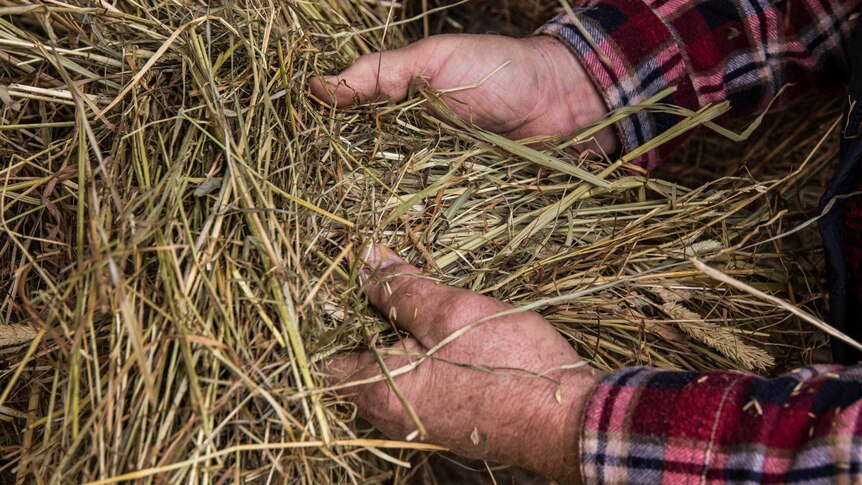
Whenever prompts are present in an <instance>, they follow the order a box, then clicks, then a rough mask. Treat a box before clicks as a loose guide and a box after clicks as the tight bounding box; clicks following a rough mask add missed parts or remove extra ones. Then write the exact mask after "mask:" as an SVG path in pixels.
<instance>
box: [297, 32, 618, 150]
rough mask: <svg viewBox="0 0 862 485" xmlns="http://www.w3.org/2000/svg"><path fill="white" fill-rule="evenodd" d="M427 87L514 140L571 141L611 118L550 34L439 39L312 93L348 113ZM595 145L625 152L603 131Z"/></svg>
mask: <svg viewBox="0 0 862 485" xmlns="http://www.w3.org/2000/svg"><path fill="white" fill-rule="evenodd" d="M501 66H504V67H502V68H501ZM495 71H496V72H495ZM489 75H490V77H489ZM477 83H481V84H480V85H479V86H477V87H471V88H465V87H467V86H472V85H475V84H477ZM423 84H427V85H428V86H430V87H431V88H433V89H437V90H453V91H450V92H448V93H447V94H446V95H445V96H444V100H445V101H446V102H447V104H448V106H449V107H450V108H451V109H452V110H453V111H454V112H455V113H456V114H457V115H458V116H459V117H460V118H461V119H464V120H470V121H472V122H473V123H474V124H475V125H476V126H479V127H480V128H484V129H486V130H489V131H493V132H496V133H500V134H502V135H505V136H507V137H509V138H512V139H520V138H527V137H532V136H565V135H567V134H570V133H572V132H574V131H575V130H577V129H579V128H583V127H584V126H587V125H590V124H592V123H595V122H596V121H599V120H601V119H602V118H604V117H605V115H606V114H607V112H608V109H607V106H605V103H604V101H603V100H602V98H601V96H600V95H599V93H598V91H596V88H595V86H594V85H593V82H592V81H591V80H590V78H589V76H588V75H587V74H586V72H585V71H584V69H583V67H581V65H580V63H579V62H578V61H577V59H576V58H575V56H574V55H573V54H572V53H571V52H569V49H568V48H567V47H566V46H564V45H563V44H561V43H560V42H559V41H557V40H556V39H554V38H552V37H546V36H537V37H529V38H526V39H514V38H511V37H503V36H498V35H466V34H464V35H438V36H433V37H429V38H427V39H424V40H421V41H419V42H416V43H414V44H411V45H409V46H407V47H404V48H402V49H397V50H392V51H387V52H383V53H380V54H367V55H364V56H361V57H359V58H358V59H356V61H354V62H353V64H351V65H350V66H349V67H348V68H347V69H345V70H344V71H343V72H341V73H339V74H337V75H335V76H328V77H326V78H324V79H323V80H320V79H313V80H312V81H311V91H312V93H313V94H314V95H315V96H316V97H317V98H319V99H321V100H324V101H327V102H329V103H331V104H334V105H336V106H341V107H344V106H350V105H353V104H356V103H364V102H368V101H393V102H397V101H401V100H402V99H404V98H405V97H407V95H408V94H410V93H411V92H413V91H415V90H417V89H418V88H419V87H421V86H422V85H423ZM596 141H597V142H598V144H599V145H601V147H602V149H604V150H605V151H606V152H609V153H610V152H615V151H617V150H618V149H619V141H618V139H617V138H616V136H615V135H614V133H613V131H612V130H610V129H606V130H603V131H602V132H600V133H599V134H598V135H597V136H596Z"/></svg>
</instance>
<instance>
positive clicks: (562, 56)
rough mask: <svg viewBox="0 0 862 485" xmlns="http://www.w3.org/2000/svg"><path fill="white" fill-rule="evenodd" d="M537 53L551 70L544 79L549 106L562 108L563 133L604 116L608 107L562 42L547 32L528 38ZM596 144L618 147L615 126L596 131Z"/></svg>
mask: <svg viewBox="0 0 862 485" xmlns="http://www.w3.org/2000/svg"><path fill="white" fill-rule="evenodd" d="M527 41H528V42H531V43H532V44H533V46H534V47H535V48H536V49H537V50H538V51H539V52H540V54H541V55H540V58H541V59H543V61H544V62H545V63H546V66H544V70H545V71H546V72H549V73H551V75H550V77H549V79H547V80H546V82H547V83H548V84H549V86H550V87H551V89H552V91H553V92H554V93H556V94H555V96H553V97H552V99H554V101H553V103H555V104H556V103H558V104H561V105H562V106H549V107H548V108H549V109H556V108H562V110H561V113H562V115H561V116H562V117H563V119H561V122H560V125H561V126H564V127H566V129H565V130H564V131H565V133H561V134H563V135H568V134H571V133H572V132H575V131H577V130H580V129H581V128H584V127H587V126H590V125H593V124H595V123H598V122H599V121H601V120H602V119H604V118H605V117H606V116H607V114H608V112H609V111H610V109H609V108H608V105H607V103H606V102H605V99H604V97H603V96H602V94H601V92H600V91H599V89H598V87H597V86H596V83H595V82H594V81H593V79H592V78H591V77H590V75H589V74H588V73H587V70H586V69H585V68H584V66H583V65H582V64H581V61H580V60H578V58H577V56H576V55H575V54H574V53H573V52H572V50H571V48H570V47H568V46H567V45H566V44H565V43H563V42H562V41H560V40H559V39H557V38H556V37H552V36H550V35H537V36H534V37H531V38H529V39H527ZM595 142H596V144H597V145H598V146H599V147H600V148H601V149H602V150H603V151H604V152H606V153H614V152H616V151H618V150H619V149H620V141H619V137H618V136H617V134H616V132H615V131H614V128H613V127H611V126H609V127H607V128H604V129H603V130H601V131H599V132H598V133H596V134H595Z"/></svg>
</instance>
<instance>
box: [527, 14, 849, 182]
mask: <svg viewBox="0 0 862 485" xmlns="http://www.w3.org/2000/svg"><path fill="white" fill-rule="evenodd" d="M859 4H860V0H832V1H829V0H824V1H817V0H783V1H782V0H586V1H575V2H574V5H573V6H572V9H573V12H574V16H575V17H576V21H575V20H573V19H572V18H570V17H569V15H568V14H565V13H564V14H562V15H560V16H558V17H557V18H555V19H553V20H551V21H550V22H548V23H547V24H545V25H544V26H543V27H542V28H541V29H539V31H538V33H539V34H546V35H551V36H554V37H556V38H558V39H559V40H561V41H563V43H565V44H566V45H568V46H569V47H570V48H571V49H572V51H573V52H574V53H575V55H576V56H577V57H578V58H579V59H580V61H581V62H582V64H583V65H584V66H585V67H586V70H587V71H588V73H589V74H590V76H592V78H593V81H594V82H595V83H596V86H598V88H599V91H600V92H601V93H602V94H603V96H604V98H605V102H606V103H607V105H608V107H610V108H611V109H612V110H613V109H617V108H622V107H625V106H632V105H636V104H638V103H641V102H643V101H645V100H647V99H649V98H650V97H652V96H654V95H656V94H658V93H660V92H661V91H662V90H664V89H666V88H668V87H671V86H674V87H676V92H675V93H673V94H672V95H670V96H669V97H668V98H667V99H664V100H663V102H665V103H668V104H673V105H676V106H681V107H684V108H688V109H691V110H697V109H699V108H701V107H704V106H706V105H709V104H713V103H717V102H721V101H724V100H728V101H730V103H731V112H730V115H731V116H733V115H740V114H747V113H751V112H754V111H759V110H762V109H763V108H765V107H766V105H767V104H769V102H770V101H772V100H773V98H775V96H776V95H777V94H778V92H779V90H780V89H781V88H782V87H783V86H785V85H787V84H789V83H792V84H793V86H792V87H790V88H789V89H788V91H786V94H783V95H782V96H781V97H780V98H779V99H778V100H777V102H778V104H781V103H782V102H785V101H787V100H789V99H791V98H793V97H794V96H799V95H802V94H805V93H808V92H810V89H811V88H812V87H817V86H824V85H828V84H830V83H836V82H843V81H845V80H846V79H847V76H848V74H847V71H848V67H847V55H848V47H849V39H850V34H851V30H852V29H851V27H852V25H851V24H852V23H853V22H854V20H853V17H854V15H852V14H853V13H854V12H857V11H858V10H859ZM593 46H595V47H596V49H594V48H593ZM678 121H679V118H678V117H676V116H674V115H671V114H655V113H653V114H647V113H640V114H638V115H636V116H633V117H629V118H627V119H625V120H624V121H622V122H620V123H618V125H617V129H618V132H619V135H620V138H621V140H622V144H623V147H624V150H625V151H631V150H633V149H635V148H636V147H638V146H640V145H642V144H644V143H645V142H646V141H647V140H650V139H651V138H654V137H655V136H656V135H658V134H660V133H662V132H664V131H665V130H667V129H668V128H669V127H671V126H673V125H674V124H676V123H677V122H678ZM681 141H682V140H681V139H677V140H675V141H674V142H673V143H668V144H665V145H663V146H662V147H661V148H659V149H657V150H654V151H652V152H650V153H648V154H647V155H645V156H644V157H643V159H641V160H639V161H640V162H641V164H643V165H645V166H646V167H647V168H652V167H653V166H654V165H655V164H656V163H657V162H658V161H659V160H660V159H661V158H663V156H664V155H667V153H668V152H669V151H671V150H673V149H674V148H675V147H676V146H678V144H679V143H680V142H681Z"/></svg>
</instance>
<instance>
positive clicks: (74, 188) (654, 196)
mask: <svg viewBox="0 0 862 485" xmlns="http://www.w3.org/2000/svg"><path fill="white" fill-rule="evenodd" d="M416 3H417V4H418V3H419V2H416ZM422 4H423V5H424V7H423V6H422V5H407V6H404V5H400V4H395V3H391V2H382V1H381V2H376V1H364V0H357V1H355V2H348V1H346V0H333V1H331V2H302V1H297V2H293V1H281V0H279V1H276V2H259V1H256V0H245V1H230V0H229V1H225V2H218V3H217V4H214V5H213V6H211V7H209V8H207V7H203V6H202V5H201V4H200V3H196V2H191V1H188V2H148V1H146V0H145V1H143V2H132V1H126V0H120V1H118V2H116V3H109V2H104V1H102V2H98V1H91V2H90V1H81V2H71V3H63V2H60V1H50V2H44V3H42V2H38V3H37V2H33V3H30V2H27V1H19V0H15V1H12V0H0V124H2V126H0V159H2V160H3V164H2V166H0V340H2V343H3V345H2V346H0V477H3V478H4V480H3V481H9V482H10V483H11V482H17V483H36V482H37V481H42V482H70V483H73V482H74V483H79V482H87V481H94V480H104V481H103V482H100V483H108V482H112V481H117V480H120V479H123V477H125V479H129V478H141V477H150V479H153V480H164V481H167V482H169V483H179V482H189V483H198V482H207V483H209V482H212V483H225V482H230V481H234V480H236V481H240V480H242V481H253V480H261V481H264V480H267V479H270V478H279V477H283V478H287V479H290V480H302V481H304V482H308V483H312V482H314V483H318V482H360V481H361V482H365V481H381V480H388V479H394V480H395V481H396V482H398V481H402V480H404V479H406V478H407V477H409V476H410V474H411V473H413V471H412V470H415V468H414V469H408V468H406V466H405V465H406V463H405V460H409V459H411V457H413V456H414V455H415V454H416V453H420V452H418V451H415V450H413V451H411V450H409V449H407V448H408V447H409V446H413V447H414V448H423V447H424V445H422V444H413V445H409V444H406V443H396V442H384V441H371V439H372V438H374V437H375V436H376V435H374V434H373V433H371V432H370V431H369V430H367V429H362V428H357V426H356V424H355V423H354V422H353V421H352V416H351V414H350V413H351V409H350V408H348V407H343V406H340V405H337V399H336V398H335V396H334V394H333V393H331V392H325V390H324V391H321V390H320V389H321V387H322V386H323V385H324V380H323V378H322V375H321V374H320V367H319V365H320V363H321V362H322V361H325V359H326V358H327V357H328V356H330V355H332V354H334V353H336V352H340V351H344V350H349V349H354V348H359V347H367V346H368V345H380V344H382V343H385V342H386V341H389V340H391V339H393V338H395V337H396V336H395V335H394V334H393V332H392V331H391V330H390V326H389V325H388V324H387V323H386V322H385V321H384V320H383V319H381V318H380V316H378V315H376V314H374V313H373V312H372V311H370V310H369V309H368V308H367V305H366V303H365V302H364V300H363V297H362V296H361V293H360V291H359V290H358V288H357V284H356V283H357V281H356V269H355V267H354V266H353V265H352V261H353V257H352V253H353V251H354V250H356V249H357V248H358V247H360V246H361V245H362V244H363V241H367V240H375V241H380V242H385V243H387V244H389V245H390V246H392V247H393V248H396V249H397V250H399V251H400V252H401V254H403V255H404V256H405V257H406V258H407V259H408V260H410V261H412V262H415V263H417V264H418V265H420V266H424V267H425V268H426V269H427V270H428V271H429V273H430V274H432V275H434V276H436V277H438V278H439V279H440V280H441V281H443V282H445V283H448V284H453V285H457V286H461V287H466V288H471V289H474V290H477V291H481V292H483V293H486V294H489V295H493V296H496V297H499V298H502V299H504V300H508V301H510V302H512V303H514V304H527V303H531V304H534V306H536V307H538V308H540V310H541V311H542V312H543V313H544V314H545V315H546V316H547V318H548V320H550V321H551V322H553V323H554V324H555V325H556V326H557V327H558V328H559V330H560V331H561V332H562V333H564V334H565V335H566V336H567V337H569V338H570V339H571V341H572V343H573V344H575V345H577V346H578V348H579V350H580V352H581V354H582V355H583V356H584V357H585V358H587V359H589V360H590V361H591V362H592V363H593V364H594V365H596V366H598V367H601V368H605V369H613V368H618V367H621V366H626V365H635V364H651V365H659V366H663V367H668V368H679V369H707V368H730V369H748V370H755V371H761V372H766V373H772V372H777V371H779V370H782V369H785V368H787V367H788V366H791V365H795V364H798V363H800V362H809V361H811V360H812V359H813V358H815V354H816V353H817V352H818V349H823V347H824V345H825V343H826V339H825V338H824V337H823V336H822V335H821V334H820V333H818V332H816V331H815V330H814V328H813V327H812V326H810V325H809V324H807V323H805V322H804V321H802V320H800V319H798V318H796V317H793V316H792V315H790V314H789V313H788V312H787V311H786V310H785V309H782V308H780V307H778V306H776V305H775V304H773V303H769V302H765V301H763V300H762V299H759V298H756V297H754V296H752V295H751V294H750V292H748V291H744V290H740V289H736V288H733V287H731V286H728V285H725V284H720V283H718V282H716V281H715V280H714V279H712V278H710V277H708V276H705V275H704V274H703V273H702V272H701V271H699V270H697V269H695V268H694V267H693V266H692V265H691V264H690V263H689V262H688V258H689V257H691V256H698V257H700V258H702V259H704V260H707V261H708V262H709V264H710V265H711V267H713V268H715V269H717V270H719V271H721V272H722V273H724V274H727V275H730V276H732V277H734V278H737V279H739V280H741V281H743V282H745V283H746V284H748V285H750V286H751V287H754V288H757V289H760V290H763V291H766V292H768V293H770V294H775V295H778V296H781V297H782V298H785V299H788V300H790V301H791V302H793V303H794V304H799V305H803V306H806V307H807V308H808V309H809V310H810V311H815V312H817V311H820V310H822V309H821V308H820V307H821V306H822V301H821V300H822V298H823V292H822V288H821V285H822V282H823V279H822V274H821V273H820V270H819V269H818V268H819V264H820V260H819V255H818V252H817V245H816V239H815V238H814V237H813V234H814V233H813V227H812V226H810V227H808V228H807V229H805V230H802V231H798V232H795V233H792V234H790V235H789V236H786V237H780V238H779V237H778V236H780V235H782V234H785V233H788V232H790V230H791V229H793V228H794V227H797V226H798V225H799V224H800V223H801V222H803V221H805V220H807V219H809V218H810V217H811V216H812V215H814V213H812V207H814V204H813V203H812V200H813V199H812V198H811V196H810V191H809V189H808V188H810V187H812V186H816V185H817V184H819V183H820V182H819V181H820V180H821V179H822V175H821V174H822V173H823V170H824V167H827V166H828V165H829V163H830V162H831V161H832V160H833V158H834V150H833V147H832V144H830V143H827V141H828V140H831V138H829V135H830V133H833V132H834V130H835V121H836V120H837V113H836V111H835V110H829V109H826V108H822V109H821V110H820V112H819V113H816V114H815V115H812V116H809V117H807V118H806V121H805V122H804V123H798V124H794V125H793V126H789V125H788V124H787V123H783V122H774V123H773V122H770V121H769V120H768V121H767V125H770V126H767V127H765V128H762V129H761V130H760V131H758V132H756V134H755V136H754V138H755V139H756V141H755V142H753V143H749V144H748V145H745V146H746V147H747V148H745V150H747V151H746V155H745V157H746V158H742V156H740V157H739V158H736V156H732V155H729V154H728V155H724V154H725V153H727V148H726V147H727V146H728V145H730V144H731V142H728V141H727V140H726V139H725V138H724V137H723V136H713V137H705V138H702V139H701V141H699V142H697V143H695V144H692V145H690V146H689V148H688V149H687V151H685V152H683V153H682V154H681V155H680V160H678V161H676V162H674V163H677V164H681V166H684V167H686V170H688V171H689V172H690V174H689V178H690V179H691V180H695V179H697V178H698V177H697V173H696V172H697V171H698V170H699V167H702V166H706V165H710V164H712V165H714V164H715V163H716V161H721V163H724V164H728V163H730V164H732V166H734V167H736V166H738V163H737V162H736V161H735V160H740V159H745V160H750V161H752V162H759V163H762V164H770V165H771V166H772V167H776V166H777V167H779V168H778V169H775V170H774V171H773V172H772V174H760V175H758V172H757V171H753V172H745V171H738V172H736V175H735V176H728V177H723V178H720V179H717V180H714V181H711V182H709V183H705V184H703V185H692V186H686V185H684V184H682V183H679V180H680V179H677V180H676V181H666V180H662V179H659V178H649V177H645V176H643V175H642V174H639V173H638V172H636V171H633V170H630V169H629V164H628V161H629V160H630V159H631V158H628V159H623V160H615V159H610V160H604V159H601V158H599V157H586V156H585V157H578V156H576V155H574V154H573V152H572V151H571V150H567V149H566V146H567V144H568V143H569V141H568V140H563V141H562V142H561V143H559V144H556V145H553V144H552V145H549V146H548V148H547V150H545V151H536V150H529V149H524V148H523V147H522V146H521V145H518V144H515V143H513V142H509V141H506V140H503V139H499V138H495V137H492V136H489V135H488V134H485V133H482V132H480V131H478V130H475V129H473V128H470V127H466V126H459V125H458V123H456V122H454V121H449V122H441V121H438V120H435V119H432V118H430V117H429V116H427V115H426V114H425V111H424V106H423V105H424V104H427V103H429V102H434V101H435V99H436V98H435V97H434V93H422V94H420V95H419V96H418V97H416V98H414V99H411V100H408V101H406V102H404V103H402V104H400V105H397V106H376V107H367V106H366V107H360V108H354V109H346V110H332V109H329V108H326V107H323V106H321V105H320V104H318V103H316V102H315V101H314V100H312V99H310V97H309V95H308V93H307V85H308V83H307V81H308V79H309V78H310V77H311V76H313V75H315V74H316V73H331V72H333V71H335V70H336V69H337V68H340V67H343V66H344V65H346V64H347V63H348V62H349V61H350V60H351V59H353V58H354V57H355V56H356V55H358V54H361V53H368V52H374V51H377V50H379V49H382V48H390V47H393V46H398V45H403V44H405V43H406V42H408V40H409V39H410V38H415V37H416V36H421V35H424V34H426V33H429V31H430V32H432V33H433V32H436V31H437V30H440V29H443V28H445V29H459V28H462V27H463V25H462V23H461V22H459V21H458V19H459V18H464V15H463V11H460V12H455V13H452V14H451V15H450V13H451V12H443V11H439V10H434V8H436V7H434V5H433V4H432V5H427V2H422ZM423 8H424V9H425V10H423ZM414 15H416V16H415V17H413V16H414ZM638 109H670V108H663V107H661V106H647V107H641V108H638ZM724 109H726V107H725V106H716V107H713V108H710V109H707V110H705V111H704V112H702V113H698V114H696V115H695V114H692V113H689V114H688V115H691V116H689V119H687V120H685V121H682V122H681V124H680V126H679V127H677V129H676V130H675V131H674V132H673V133H674V134H679V133H681V132H682V131H685V130H688V129H690V128H693V127H694V126H696V125H699V124H703V123H706V122H708V121H709V120H711V119H714V118H715V117H716V116H718V115H719V114H720V113H721V112H722V111H723V110H724ZM624 114H625V113H622V114H621V115H624ZM714 128H715V127H714ZM583 136H589V131H588V132H587V133H586V134H585V135H583ZM656 144H657V143H654V144H653V145H652V146H655V145H656ZM710 157H711V158H712V159H713V160H714V161H713V162H710V160H709V158H710ZM728 160H733V161H732V162H728ZM559 161H562V162H564V163H559ZM571 167H578V168H580V169H583V170H587V171H589V172H590V173H591V174H593V175H596V176H598V177H599V178H600V180H598V181H596V180H593V181H584V180H581V179H580V178H579V175H578V174H579V172H577V171H576V170H573V169H571ZM324 442H326V443H329V445H328V446H322V444H323V443H324ZM423 453H424V452H423Z"/></svg>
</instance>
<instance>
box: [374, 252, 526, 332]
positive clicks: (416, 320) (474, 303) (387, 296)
mask: <svg viewBox="0 0 862 485" xmlns="http://www.w3.org/2000/svg"><path fill="white" fill-rule="evenodd" d="M363 260H364V266H363V273H364V274H365V275H366V278H369V280H368V281H367V282H366V284H365V286H364V291H365V294H366V295H367V296H368V300H369V301H370V302H371V304H372V305H373V306H374V307H375V308H377V310H378V311H380V312H381V313H383V314H384V315H386V316H387V317H388V318H389V319H390V320H391V321H392V322H393V323H394V324H395V325H396V326H397V327H398V328H401V329H402V330H405V331H407V332H409V333H410V334H411V335H413V336H414V337H416V339H417V340H419V342H420V343H421V344H422V345H424V346H425V347H427V348H431V347H433V346H434V345H436V344H437V343H439V342H440V341H441V340H443V339H444V338H446V337H447V336H449V334H451V333H452V332H454V331H456V330H458V329H459V328H461V327H463V326H464V325H467V324H470V323H473V322H475V321H477V320H479V319H480V318H483V317H486V316H489V315H493V314H495V313H498V312H500V311H503V310H506V309H508V308H510V306H509V305H506V304H504V303H502V302H499V301H497V300H494V299H492V298H488V297H485V296H482V295H479V294H477V293H474V292H472V291H468V290H463V289H458V288H452V287H450V286H446V285H443V284H440V283H439V282H437V281H434V280H432V279H430V278H428V277H425V276H422V275H421V274H420V271H419V269H418V268H416V267H415V266H412V265H410V264H407V263H406V262H405V261H404V260H403V259H401V258H400V257H398V255H397V254H395V253H394V252H392V250H390V249H389V248H387V247H385V246H382V245H375V246H372V247H371V248H369V251H367V253H366V254H365V257H364V258H363Z"/></svg>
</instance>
